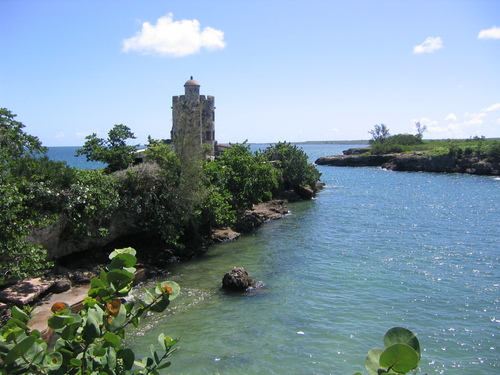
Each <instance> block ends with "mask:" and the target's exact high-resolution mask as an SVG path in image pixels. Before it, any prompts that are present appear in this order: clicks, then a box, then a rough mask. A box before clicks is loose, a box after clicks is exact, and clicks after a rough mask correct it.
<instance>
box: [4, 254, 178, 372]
mask: <svg viewBox="0 0 500 375" xmlns="http://www.w3.org/2000/svg"><path fill="white" fill-rule="evenodd" d="M135 255H136V252H135V250H134V249H132V248H125V249H118V250H115V251H113V252H112V253H111V254H110V255H109V259H110V261H111V262H110V264H109V265H108V266H107V267H106V269H102V270H101V272H100V274H99V277H95V278H93V279H92V281H91V283H90V290H89V292H88V297H87V298H85V300H84V301H83V308H82V309H81V310H80V311H79V312H72V311H71V308H70V306H68V304H66V303H65V302H57V303H55V304H54V305H53V306H52V308H51V310H52V316H51V317H50V318H49V319H48V326H49V327H50V328H51V329H53V330H54V332H55V334H56V335H57V341H56V342H55V344H54V346H53V347H49V346H48V345H47V343H46V342H45V341H44V340H43V339H42V335H41V332H39V331H38V330H36V329H31V328H30V327H29V326H28V325H27V324H28V323H29V321H30V319H31V317H32V315H31V311H30V310H29V309H28V310H22V309H20V308H18V307H13V308H12V310H11V314H12V318H11V319H10V320H9V321H8V322H7V323H6V324H5V325H4V326H3V327H2V328H1V330H0V371H1V373H2V374H9V375H14V374H40V375H42V374H48V375H63V374H75V375H84V374H108V375H115V374H116V375H118V374H122V375H123V374H132V373H133V374H159V372H158V370H161V369H163V368H166V367H169V366H170V362H168V361H166V359H167V358H168V357H169V356H170V355H171V354H172V353H173V351H175V348H173V346H174V345H175V344H176V343H177V341H178V339H173V338H171V337H168V336H165V334H164V333H161V334H160V335H159V336H158V343H159V345H160V350H159V351H157V350H156V349H155V345H153V344H152V345H151V356H148V357H145V358H142V359H141V360H138V359H136V357H135V353H134V351H133V350H132V349H130V348H128V347H126V346H125V345H124V342H123V339H124V338H125V330H126V328H127V327H128V326H130V325H132V326H134V327H137V326H138V325H139V322H140V319H141V317H142V316H146V315H147V314H148V313H153V312H157V313H159V312H162V311H164V310H165V309H166V308H167V307H168V306H169V304H170V301H172V300H173V299H175V298H176V297H177V295H178V294H179V291H180V287H179V285H178V284H177V283H175V282H173V281H163V282H160V283H158V284H157V285H156V286H155V287H152V288H150V289H149V290H146V291H144V296H143V297H141V298H139V297H137V296H134V297H132V296H131V289H132V282H133V280H134V277H135V276H134V272H135V268H134V266H135V265H136V262H137V258H136V256H135ZM134 365H135V369H134V370H133V367H134Z"/></svg>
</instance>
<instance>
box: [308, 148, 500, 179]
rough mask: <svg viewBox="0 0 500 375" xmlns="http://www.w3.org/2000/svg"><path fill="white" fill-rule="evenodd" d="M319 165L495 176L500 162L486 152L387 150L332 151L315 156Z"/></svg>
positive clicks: (499, 169)
mask: <svg viewBox="0 0 500 375" xmlns="http://www.w3.org/2000/svg"><path fill="white" fill-rule="evenodd" d="M316 164H318V165H330V166H336V167H382V168H385V169H389V170H393V171H408V172H436V173H468V174H478V175H488V176H498V175H499V171H500V162H499V161H495V160H490V159H488V158H487V156H486V155H469V156H463V157H461V158H458V157H455V156H452V155H445V154H443V155H424V154H423V153H413V154H387V155H335V156H324V157H322V158H319V159H318V160H316Z"/></svg>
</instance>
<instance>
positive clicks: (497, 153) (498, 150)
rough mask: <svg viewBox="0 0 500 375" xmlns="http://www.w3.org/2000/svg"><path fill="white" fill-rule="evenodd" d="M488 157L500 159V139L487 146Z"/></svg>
mask: <svg viewBox="0 0 500 375" xmlns="http://www.w3.org/2000/svg"><path fill="white" fill-rule="evenodd" d="M487 153H488V157H489V158H490V159H500V141H493V142H491V143H490V144H489V146H488V148H487Z"/></svg>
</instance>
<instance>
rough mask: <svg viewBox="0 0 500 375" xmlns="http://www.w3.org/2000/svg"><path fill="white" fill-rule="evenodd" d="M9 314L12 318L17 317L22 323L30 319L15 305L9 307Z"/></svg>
mask: <svg viewBox="0 0 500 375" xmlns="http://www.w3.org/2000/svg"><path fill="white" fill-rule="evenodd" d="M10 314H11V315H12V317H13V318H15V319H18V320H20V321H21V322H23V323H28V321H29V320H30V316H29V315H28V314H26V313H25V312H24V311H23V310H21V309H20V308H19V307H17V306H15V305H14V306H12V309H10Z"/></svg>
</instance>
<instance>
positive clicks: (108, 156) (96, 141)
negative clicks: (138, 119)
mask: <svg viewBox="0 0 500 375" xmlns="http://www.w3.org/2000/svg"><path fill="white" fill-rule="evenodd" d="M85 139H86V140H87V141H86V142H85V144H84V145H83V148H80V149H78V150H77V151H76V154H77V155H85V156H86V157H87V160H88V161H100V162H103V163H106V164H107V167H106V171H107V172H115V171H119V170H122V169H126V168H127V167H128V166H130V165H131V164H132V163H133V162H134V151H135V150H136V148H137V146H138V145H128V144H127V140H128V139H135V135H134V133H132V131H131V130H130V128H129V127H128V126H125V125H123V124H117V125H115V126H114V127H113V128H112V129H111V130H110V131H109V132H108V138H107V139H104V138H98V137H97V134H96V133H93V134H91V135H88V136H87V137H85Z"/></svg>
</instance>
